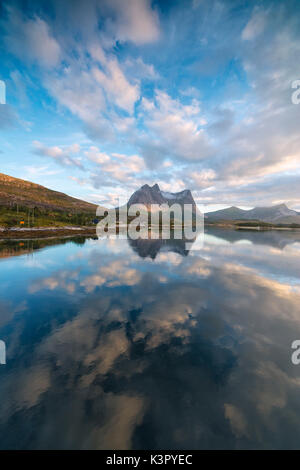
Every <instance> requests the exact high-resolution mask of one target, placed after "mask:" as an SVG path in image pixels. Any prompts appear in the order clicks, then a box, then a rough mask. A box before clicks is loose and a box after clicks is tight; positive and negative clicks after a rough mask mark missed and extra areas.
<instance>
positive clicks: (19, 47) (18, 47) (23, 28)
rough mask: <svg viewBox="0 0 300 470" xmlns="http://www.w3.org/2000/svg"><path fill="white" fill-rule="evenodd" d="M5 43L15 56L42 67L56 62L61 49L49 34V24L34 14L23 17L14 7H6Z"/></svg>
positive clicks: (52, 65)
mask: <svg viewBox="0 0 300 470" xmlns="http://www.w3.org/2000/svg"><path fill="white" fill-rule="evenodd" d="M5 39H6V45H7V47H8V49H9V50H10V51H11V52H13V53H14V54H15V55H16V56H17V57H19V58H20V59H22V60H24V58H25V59H27V60H29V61H30V62H38V63H39V65H42V66H44V67H54V66H56V65H57V64H58V62H59V59H60V56H61V50H60V46H59V44H58V42H57V41H56V39H55V38H54V37H53V36H52V35H51V32H50V30H49V25H48V24H47V23H46V22H45V21H44V20H42V19H41V18H39V17H38V16H35V17H34V18H33V19H24V18H23V17H22V16H21V14H20V13H19V12H18V11H17V10H15V9H14V8H8V22H7V30H6V38H5Z"/></svg>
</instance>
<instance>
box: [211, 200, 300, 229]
mask: <svg viewBox="0 0 300 470" xmlns="http://www.w3.org/2000/svg"><path fill="white" fill-rule="evenodd" d="M205 218H206V220H207V221H208V222H209V221H211V222H217V221H261V222H265V223H268V224H273V225H292V224H300V213H299V212H297V211H294V210H292V209H289V208H288V207H287V206H286V205H285V204H278V205H275V206H271V207H254V209H249V210H244V209H239V208H238V207H229V208H227V209H222V210H219V211H215V212H209V213H207V214H206V216H205Z"/></svg>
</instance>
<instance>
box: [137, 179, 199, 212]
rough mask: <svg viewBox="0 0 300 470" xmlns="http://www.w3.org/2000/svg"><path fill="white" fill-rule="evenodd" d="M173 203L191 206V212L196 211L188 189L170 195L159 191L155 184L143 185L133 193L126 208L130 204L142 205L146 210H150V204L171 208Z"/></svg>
mask: <svg viewBox="0 0 300 470" xmlns="http://www.w3.org/2000/svg"><path fill="white" fill-rule="evenodd" d="M175 203H176V204H180V205H181V206H182V205H184V204H191V205H192V207H193V211H196V209H197V206H196V203H195V201H194V198H193V196H192V193H191V191H190V190H189V189H185V190H183V191H180V192H178V193H170V192H166V191H161V189H160V187H159V186H158V184H157V183H156V184H154V185H153V186H149V185H148V184H144V185H143V186H142V187H141V188H140V189H138V190H137V191H135V192H134V193H133V194H132V196H131V197H130V199H129V201H128V206H131V205H132V204H143V205H145V206H146V207H147V209H150V208H151V205H152V204H159V205H161V204H168V205H169V206H171V205H172V204H175Z"/></svg>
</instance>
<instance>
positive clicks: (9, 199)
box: [0, 173, 97, 227]
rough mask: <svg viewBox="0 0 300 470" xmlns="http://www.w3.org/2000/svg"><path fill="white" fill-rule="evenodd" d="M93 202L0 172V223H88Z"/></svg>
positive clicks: (4, 224)
mask: <svg viewBox="0 0 300 470" xmlns="http://www.w3.org/2000/svg"><path fill="white" fill-rule="evenodd" d="M96 208H97V206H96V205H94V204H90V203H89V202H85V201H82V200H80V199H75V198H73V197H70V196H67V195H66V194H64V193H61V192H58V191H52V190H51V189H48V188H45V187H44V186H40V185H38V184H35V183H31V182H29V181H24V180H21V179H19V178H13V177H11V176H7V175H4V174H2V173H0V226H2V227H14V226H20V227H42V226H63V225H92V224H93V219H94V218H95V215H96Z"/></svg>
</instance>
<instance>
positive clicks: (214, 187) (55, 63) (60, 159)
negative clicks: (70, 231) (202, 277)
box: [0, 0, 300, 210]
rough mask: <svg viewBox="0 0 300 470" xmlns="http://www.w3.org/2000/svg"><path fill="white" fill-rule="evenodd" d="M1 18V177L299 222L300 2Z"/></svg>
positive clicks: (15, 13)
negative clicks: (188, 200) (148, 191)
mask: <svg viewBox="0 0 300 470" xmlns="http://www.w3.org/2000/svg"><path fill="white" fill-rule="evenodd" d="M0 5H1V6H0V57H1V62H0V80H2V81H3V82H4V83H5V87H6V104H0V163H1V165H0V171H1V172H2V173H5V174H9V175H11V176H15V177H18V178H23V179H26V180H30V181H33V182H35V183H38V184H42V185H44V186H47V187H49V188H51V189H55V190H58V191H62V192H65V193H67V194H69V195H71V196H74V197H78V198H81V199H84V200H87V201H90V202H94V203H97V204H102V205H107V206H108V205H115V204H116V205H117V202H118V197H119V196H120V195H124V194H127V193H128V194H131V193H132V192H133V191H135V190H136V189H138V188H139V187H140V186H142V185H143V184H145V183H148V184H150V185H152V184H154V183H158V184H159V185H160V187H161V189H162V190H164V191H172V192H176V191H181V190H183V189H186V188H189V189H191V190H192V191H193V192H194V193H195V194H196V197H197V202H198V203H201V204H204V205H206V207H207V210H212V209H214V208H217V207H225V206H228V205H229V206H231V205H236V206H239V207H253V206H258V205H259V206H269V205H274V204H280V203H286V204H287V205H288V206H289V207H290V208H293V209H296V210H300V191H299V182H300V132H299V131H300V105H297V104H293V102H292V99H291V98H292V93H293V91H294V90H293V89H292V83H293V82H294V81H295V80H299V79H300V61H299V57H300V15H299V9H300V8H299V7H300V2H299V1H297V0H296V1H293V0H285V1H279V0H277V1H273V2H270V1H268V0H265V1H255V0H254V1H253V0H252V1H246V0H230V1H229V0H180V1H179V0H172V1H168V0H164V1H162V0H161V1H159V0H155V1H151V0H126V1H124V0H85V1H80V0H72V1H61V0H38V1H37V0H31V1H30V2H28V1H14V0H9V1H6V0H4V1H2V2H0ZM2 96H3V90H2ZM2 101H3V98H2Z"/></svg>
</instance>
